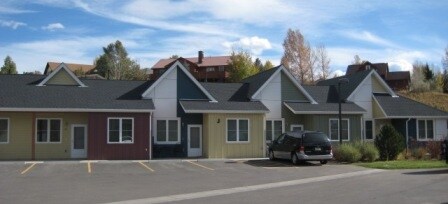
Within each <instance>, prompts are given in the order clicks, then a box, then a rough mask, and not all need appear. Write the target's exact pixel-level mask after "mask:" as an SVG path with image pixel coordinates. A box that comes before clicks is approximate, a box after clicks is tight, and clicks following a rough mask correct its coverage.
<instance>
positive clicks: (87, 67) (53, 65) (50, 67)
mask: <svg viewBox="0 0 448 204" xmlns="http://www.w3.org/2000/svg"><path fill="white" fill-rule="evenodd" d="M60 64H61V62H47V65H46V67H45V71H44V75H47V74H49V73H51V72H53V71H54V70H56V69H57V68H58V66H59V65H60ZM64 64H65V65H66V66H67V68H68V69H69V70H70V71H72V72H75V71H77V70H81V71H82V72H84V73H89V72H90V71H92V70H93V69H95V65H91V64H75V63H64Z"/></svg>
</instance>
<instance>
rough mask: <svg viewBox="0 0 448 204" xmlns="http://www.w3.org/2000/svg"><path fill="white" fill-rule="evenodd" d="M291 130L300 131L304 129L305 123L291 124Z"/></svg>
mask: <svg viewBox="0 0 448 204" xmlns="http://www.w3.org/2000/svg"><path fill="white" fill-rule="evenodd" d="M290 129H291V131H293V132H294V131H299V130H303V125H299V124H291V127H290Z"/></svg>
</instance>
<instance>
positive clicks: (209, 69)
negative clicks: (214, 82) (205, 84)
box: [205, 67, 215, 72]
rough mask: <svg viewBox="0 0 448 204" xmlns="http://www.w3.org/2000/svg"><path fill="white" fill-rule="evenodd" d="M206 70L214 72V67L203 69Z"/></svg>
mask: <svg viewBox="0 0 448 204" xmlns="http://www.w3.org/2000/svg"><path fill="white" fill-rule="evenodd" d="M205 71H206V72H214V71H215V68H214V67H207V69H205Z"/></svg>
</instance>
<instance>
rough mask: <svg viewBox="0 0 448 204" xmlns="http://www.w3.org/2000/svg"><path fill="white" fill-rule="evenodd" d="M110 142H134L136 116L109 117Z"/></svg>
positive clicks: (108, 136) (108, 135)
mask: <svg viewBox="0 0 448 204" xmlns="http://www.w3.org/2000/svg"><path fill="white" fill-rule="evenodd" d="M107 127H108V131H107V133H108V134H107V138H108V143H133V142H134V118H108V123H107Z"/></svg>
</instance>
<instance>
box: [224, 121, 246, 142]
mask: <svg viewBox="0 0 448 204" xmlns="http://www.w3.org/2000/svg"><path fill="white" fill-rule="evenodd" d="M229 120H236V141H229V140H228V139H229V132H228V131H227V130H228V126H229ZM240 120H247V141H240V123H239V121H240ZM225 131H226V143H230V144H238V143H250V119H249V118H227V120H226V130H225Z"/></svg>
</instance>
